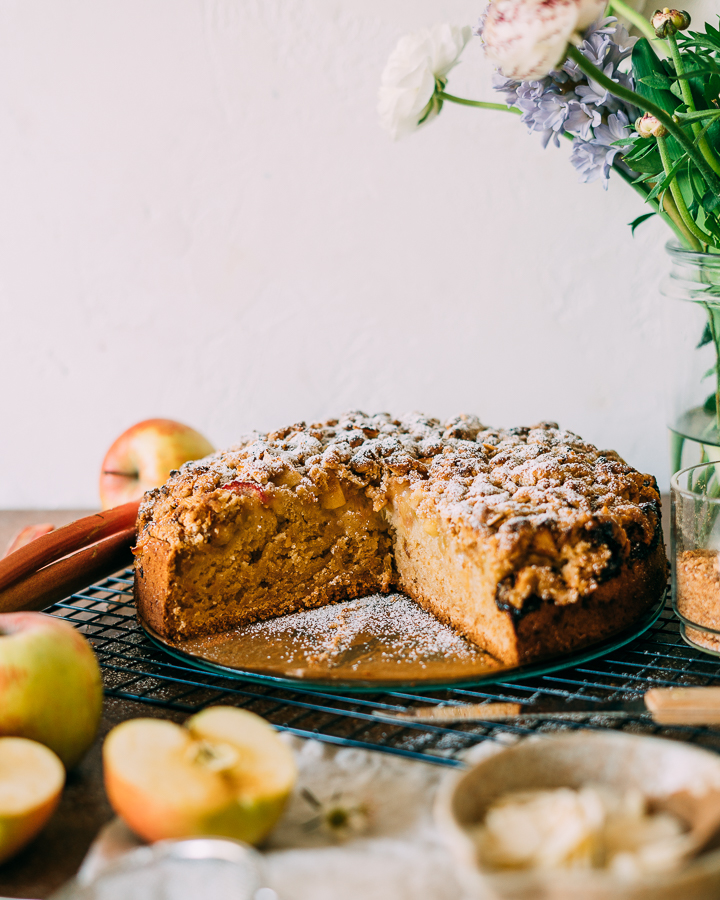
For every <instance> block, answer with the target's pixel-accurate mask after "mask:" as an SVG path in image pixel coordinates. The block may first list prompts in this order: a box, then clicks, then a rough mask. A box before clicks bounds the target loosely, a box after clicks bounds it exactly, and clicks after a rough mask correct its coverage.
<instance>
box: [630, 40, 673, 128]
mask: <svg viewBox="0 0 720 900" xmlns="http://www.w3.org/2000/svg"><path fill="white" fill-rule="evenodd" d="M631 58H632V69H633V75H634V76H635V85H636V87H635V90H636V91H637V92H638V94H640V96H641V97H645V99H647V100H650V101H652V102H653V103H655V104H656V105H657V106H660V107H661V108H662V109H664V110H665V112H668V113H673V112H675V109H676V108H677V107H678V106H679V101H678V99H677V98H676V97H674V96H673V95H672V93H671V92H670V91H669V90H664V89H662V88H657V87H654V86H653V85H650V84H645V83H644V79H646V78H648V77H649V76H651V75H658V76H660V78H663V79H665V80H667V81H668V82H669V79H668V77H667V74H666V72H665V70H664V69H663V66H662V63H661V61H660V60H659V59H658V57H657V56H656V54H655V51H654V50H653V48H652V47H651V46H650V43H649V41H648V40H647V38H640V40H639V41H636V42H635V46H634V47H633V49H632V57H631Z"/></svg>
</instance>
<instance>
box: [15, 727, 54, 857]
mask: <svg viewBox="0 0 720 900" xmlns="http://www.w3.org/2000/svg"><path fill="white" fill-rule="evenodd" d="M64 784H65V769H64V768H63V764H62V763H61V762H60V760H59V759H58V758H57V756H56V755H55V754H54V753H53V752H52V750H48V748H47V747H44V746H43V745H42V744H38V743H36V742H35V741H29V740H27V739H26V738H14V737H4V738H0V863H3V862H5V860H6V859H10V857H11V856H14V855H15V854H16V853H17V852H18V851H19V850H21V849H22V848H23V847H24V846H25V845H26V844H27V843H29V841H31V840H32V839H33V838H34V837H35V835H37V834H38V832H40V831H41V830H42V828H43V827H44V826H45V824H46V823H47V821H48V819H49V818H50V816H52V814H53V813H54V812H55V809H56V807H57V805H58V803H59V802H60V795H61V794H62V789H63V785H64Z"/></svg>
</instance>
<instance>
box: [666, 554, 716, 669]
mask: <svg viewBox="0 0 720 900" xmlns="http://www.w3.org/2000/svg"><path fill="white" fill-rule="evenodd" d="M675 564H676V576H675V577H676V586H677V596H676V603H677V609H678V612H679V613H680V615H682V616H684V617H685V618H686V619H689V620H690V621H691V622H695V623H696V624H697V625H701V626H703V627H704V628H711V629H713V630H715V631H720V557H719V556H718V552H717V550H685V551H683V552H682V553H679V554H678V555H677V557H676V563H675ZM687 636H688V638H689V639H690V640H691V641H693V642H694V643H696V644H699V645H700V646H701V647H707V648H708V649H709V650H714V651H716V652H719V653H720V634H718V635H713V634H710V633H709V632H707V631H700V630H698V629H695V628H690V627H688V628H687Z"/></svg>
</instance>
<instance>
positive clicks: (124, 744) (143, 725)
mask: <svg viewBox="0 0 720 900" xmlns="http://www.w3.org/2000/svg"><path fill="white" fill-rule="evenodd" d="M103 762H104V769H105V789H106V791H107V795H108V798H109V799H110V803H111V805H112V807H113V809H114V810H115V812H116V813H117V814H118V815H119V816H120V818H122V819H123V820H124V821H125V823H126V824H127V825H129V826H130V828H132V830H133V831H134V832H136V834H138V835H140V837H143V838H145V839H146V840H148V841H156V840H161V839H164V838H181V837H190V836H194V835H210V834H212V835H222V836H224V837H232V838H236V839H238V840H241V841H246V842H247V843H249V844H257V843H259V842H260V841H261V840H262V839H263V838H264V837H265V836H266V835H267V834H268V833H269V832H270V830H271V829H272V827H273V826H274V825H275V823H276V822H277V820H278V818H279V817H280V814H281V812H282V809H283V806H284V805H285V801H286V800H287V798H288V795H289V794H290V791H291V790H292V787H293V785H294V783H295V778H296V775H297V770H296V767H295V761H294V759H293V755H292V752H291V750H290V749H289V747H287V745H286V744H284V743H283V742H282V741H281V740H280V739H279V737H278V735H277V734H276V732H275V731H274V730H273V728H271V727H270V725H268V723H267V722H266V721H265V720H264V719H261V718H260V717H259V716H256V715H255V714H254V713H250V712H246V711H245V710H242V709H235V708H233V707H229V706H215V707H211V708H209V709H206V710H203V712H201V713H198V714H197V715H195V716H193V717H192V718H191V719H189V720H188V721H187V722H186V723H185V725H184V726H183V725H176V724H175V723H174V722H168V721H166V720H163V719H132V720H130V721H128V722H123V723H122V724H121V725H118V726H117V727H116V728H114V729H113V730H112V731H111V732H110V734H109V735H108V736H107V738H106V740H105V745H104V747H103Z"/></svg>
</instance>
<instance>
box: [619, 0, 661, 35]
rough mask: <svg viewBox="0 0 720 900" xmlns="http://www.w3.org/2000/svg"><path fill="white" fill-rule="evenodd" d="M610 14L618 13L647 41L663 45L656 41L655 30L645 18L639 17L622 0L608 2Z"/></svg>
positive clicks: (637, 13) (636, 12) (638, 14)
mask: <svg viewBox="0 0 720 900" xmlns="http://www.w3.org/2000/svg"><path fill="white" fill-rule="evenodd" d="M610 12H614V13H618V15H621V16H622V17H623V19H627V20H628V22H630V23H631V24H632V25H634V26H635V28H637V30H638V31H639V32H640V33H641V34H642V35H644V36H645V37H646V38H647V39H648V40H649V41H653V42H654V43H656V44H664V43H665V42H664V41H660V40H658V38H657V36H656V34H655V29H654V28H653V27H652V25H651V24H650V23H649V22H648V20H647V19H646V18H645V16H641V15H640V13H639V12H638V11H637V10H636V9H633V8H632V6H628V5H627V3H624V2H623V0H610Z"/></svg>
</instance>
